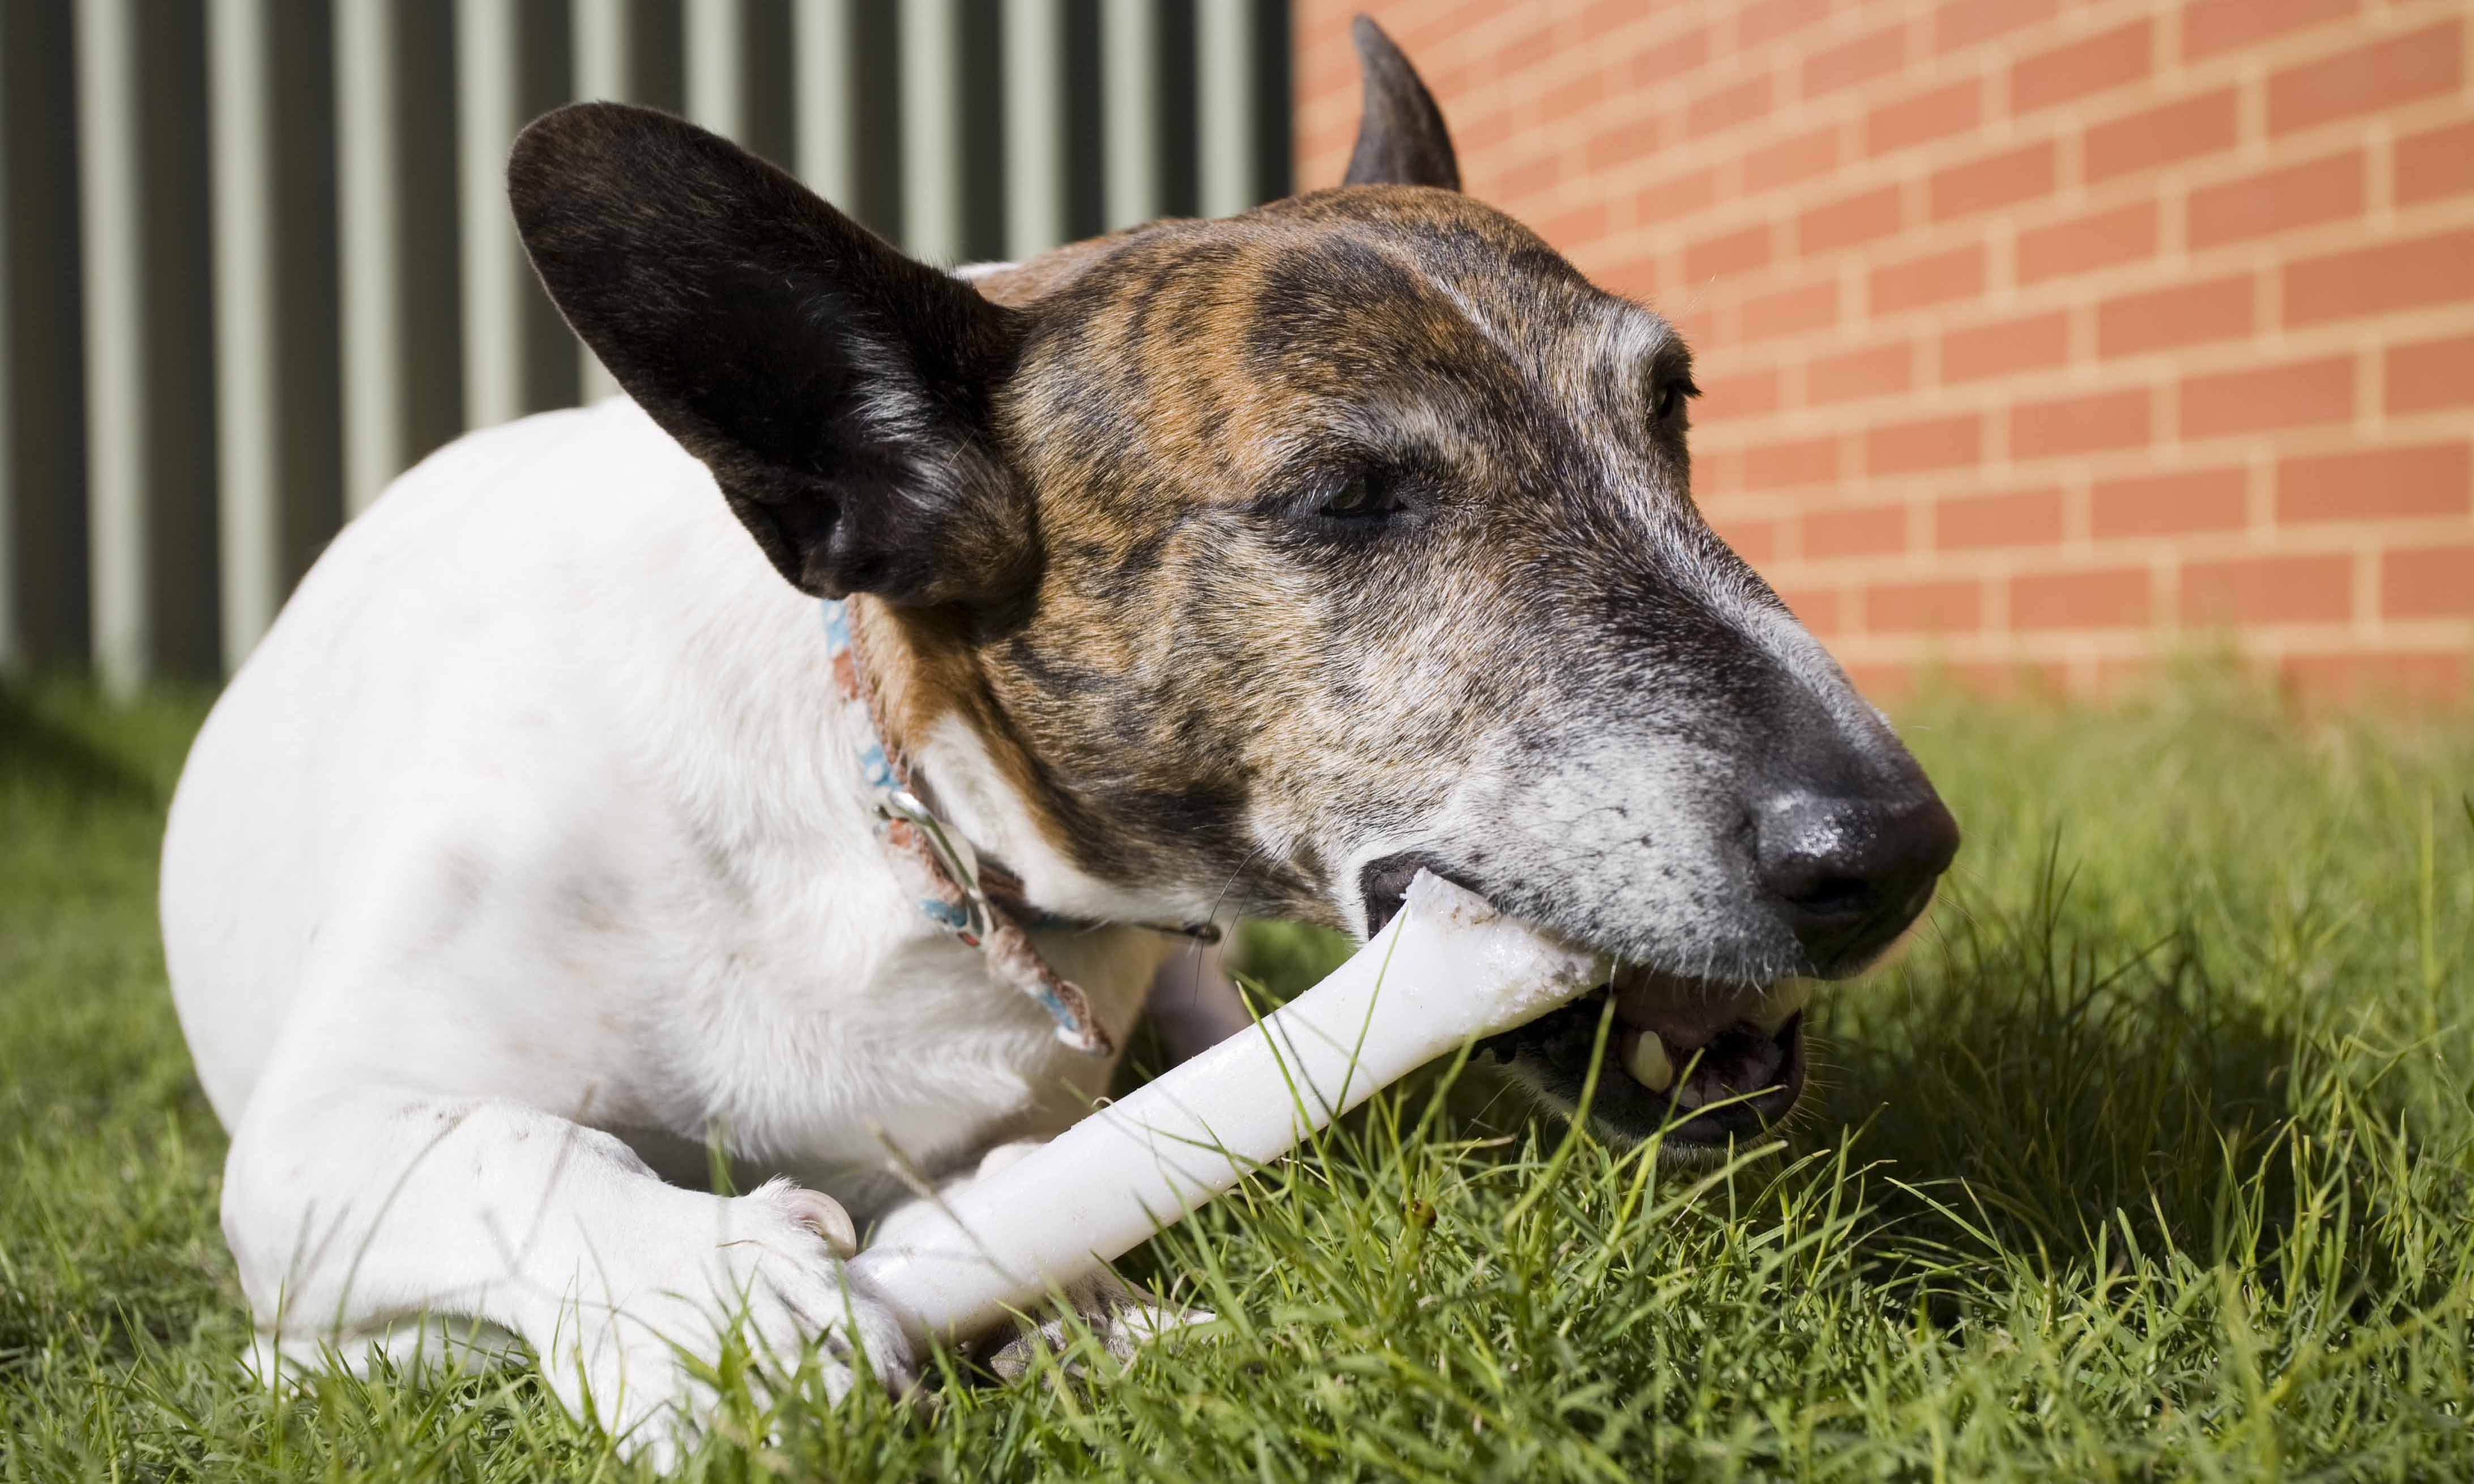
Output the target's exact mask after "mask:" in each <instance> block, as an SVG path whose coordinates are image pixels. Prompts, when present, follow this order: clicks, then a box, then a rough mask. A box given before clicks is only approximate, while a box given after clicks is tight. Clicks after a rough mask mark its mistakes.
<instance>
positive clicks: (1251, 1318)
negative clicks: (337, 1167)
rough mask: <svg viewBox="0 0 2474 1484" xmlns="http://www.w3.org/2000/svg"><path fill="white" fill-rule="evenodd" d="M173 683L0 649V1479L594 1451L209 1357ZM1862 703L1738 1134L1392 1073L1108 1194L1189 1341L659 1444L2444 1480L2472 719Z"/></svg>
mask: <svg viewBox="0 0 2474 1484" xmlns="http://www.w3.org/2000/svg"><path fill="white" fill-rule="evenodd" d="M2193 697H2195V698H2193ZM197 715H198V711H197V708H196V706H195V705H194V704H189V703H182V702H177V701H160V702H154V703H150V704H148V705H146V706H143V707H141V708H138V709H136V710H134V711H125V712H117V713H107V712H106V711H104V710H102V709H101V708H99V707H97V706H95V705H94V704H92V703H90V702H88V701H86V700H85V699H83V698H81V697H80V696H79V695H78V694H77V693H74V692H69V691H63V690H58V689H45V690H37V691H35V692H32V693H27V692H23V691H20V692H17V693H0V1478H8V1479H20V1478H26V1479H33V1478H44V1479H50V1478H69V1477H94V1478H107V1477H108V1478H114V1479H155V1478H189V1477H213V1478H218V1479H224V1478H256V1477H261V1476H264V1477H276V1476H280V1477H286V1478H305V1477H319V1478H337V1479H341V1478H362V1477H373V1478H376V1477H386V1478H395V1477H402V1478H424V1479H426V1478H436V1479H518V1478H521V1479H532V1478H542V1477H561V1478H572V1477H625V1476H628V1473H629V1471H628V1470H626V1469H624V1468H622V1467H620V1466H619V1465H618V1464H617V1463H615V1462H614V1461H613V1459H612V1458H611V1457H610V1455H609V1453H608V1451H607V1448H606V1447H605V1445H604V1444H602V1443H601V1442H600V1441H599V1440H598V1439H597V1438H596V1437H595V1436H594V1434H592V1433H591V1432H590V1431H589V1430H586V1429H583V1428H580V1427H578V1426H576V1425H575V1424H573V1423H570V1422H569V1421H568V1420H567V1419H566V1418H565V1417H564V1416H563V1415H562V1414H561V1413H560V1412H559V1411H558V1409H557V1407H556V1406H555V1405H554V1404H553V1403H552V1402H551V1401H550V1400H549V1399H548V1398H547V1396H546V1393H545V1392H544V1391H543V1390H542V1388H541V1387H540V1385H539V1383H538V1382H537V1381H536V1380H534V1379H533V1378H532V1377H531V1376H530V1375H526V1374H522V1373H504V1374H498V1375H476V1376H470V1377H466V1378H462V1379H459V1380H452V1381H448V1382H420V1383H416V1382H410V1381H401V1380H395V1379H384V1378H382V1379H379V1380H375V1381H370V1382H359V1381H326V1382H320V1383H317V1384H314V1385H313V1386H311V1387H310V1388H309V1389H308V1390H307V1391H306V1392H304V1393H303V1394H300V1395H297V1396H295V1395H284V1394H270V1393H268V1392H264V1391H259V1390H254V1389H252V1388H251V1387H250V1386H249V1385H248V1384H247V1383H246V1382H245V1381H244V1379H243V1378H242V1376H241V1375H240V1373H239V1372H238V1371H236V1370H235V1369H234V1367H233V1366H232V1364H231V1359H232V1356H233V1355H234V1354H235V1353H236V1352H237V1350H239V1348H240V1344H241V1341H242V1338H243V1335H244V1331H245V1327H246V1321H245V1319H244V1316H243V1314H242V1311H241V1308H240V1305H239V1300H238V1295H237V1293H236V1290H235V1287H234V1284H233V1281H232V1277H231V1274H230V1264H229V1260H228V1259H227V1257H226V1256H225V1254H224V1253H223V1250H222V1243H221V1240H220V1238H219V1237H218V1234H217V1232H216V1229H215V1195H216V1182H217V1172H218V1169H219V1166H220V1163H221V1156H222V1150H223V1137H222V1134H221V1132H220V1131H218V1129H217V1128H216V1125H215V1122H214V1119H213V1117H212V1116H211V1114H210V1113H209V1112H208V1111H207V1109H206V1104H205V1102H204V1101H203V1099H202V1098H201V1097H200V1095H199V1093H198V1091H197V1089H196V1086H195V1084H194V1083H193V1082H192V1080H191V1078H190V1075H189V1070H188V1063H187V1058H186V1056H185V1054H184V1053H183V1051H182V1044H181V1039H180V1034H179V1032H178V1030H177V1028H176V1027H175V1025H174V1023H173V1019H172V1014H171V1010H170V1007H169V1005H168V1003H167V1001H166V998H165V994H164V989H163V984H162V968H161V961H160V956H159V950H158V945H157V942H156V935H155V923H154V907H153V901H154V890H153V887H154V855H155V845H156V838H157V832H158V827H159V815H160V810H161V803H162V800H163V798H164V797H165V795H166V792H167V791H168V788H169V785H170V782H171V780H172V778H173V776H174V774H175V770H176V768H177V766H178V763H179V759H180V756H181V751H182V745H183V742H184V740H185V738H186V735H187V732H188V729H189V727H190V726H191V725H192V724H194V721H195V719H196V717H197ZM1908 734H1909V736H1910V738H1911V739H1912V741H1913V742H1914V743H1915V745H1916V748H1917V750H1918V752H1919V753H1920V754H1921V755H1922V756H1923V758H1924V759H1925V761H1926V764H1927V766H1928V767H1929V768H1930V769H1931V770H1932V771H1933V773H1934V776H1935V778H1936V779H1937V781H1938V782H1939V783H1940V784H1941V786H1942V788H1943V791H1944V792H1945V793H1946V794H1947V795H1948V796H1949V798H1950V799H1951V802H1952V804H1953V808H1954V809H1955V810H1956V811H1957V813H1958V815H1959V816H1960V818H1961V820H1962V821H1963V822H1964V823H1965V825H1966V827H1967V830H1968V845H1967V848H1966V851H1965V853H1964V854H1963V856H1962V857H1961V861H1960V867H1959V869H1958V871H1957V873H1956V879H1955V880H1954V882H1953V887H1952V889H1951V890H1950V891H1949V892H1948V893H1947V894H1946V896H1945V897H1944V900H1943V902H1942V905H1941V906H1940V907H1939V908H1938V909H1937V911H1936V915H1935V919H1934V922H1935V926H1934V930H1933V932H1932V933H1931V934H1929V935H1928V937H1927V938H1926V940H1925V941H1924V942H1923V943H1922V944H1921V945H1920V947H1919V948H1918V950H1917V951H1916V952H1915V953H1914V954H1913V955H1911V956H1910V958H1909V959H1908V960H1907V961H1905V962H1904V964H1903V965H1902V966H1901V967H1899V968H1898V969H1896V970H1894V971H1892V972H1890V973H1889V974H1887V975H1885V976H1883V977H1881V978H1880V979H1879V980H1877V981H1875V982H1872V983H1870V984H1867V985H1861V986H1856V987H1855V988H1852V989H1850V990H1848V991H1847V992H1845V993H1843V994H1839V995H1837V996H1835V997H1833V998H1831V999H1829V1000H1827V1001H1826V1004H1825V1007H1824V1009H1823V1010H1821V1011H1820V1021H1821V1030H1822V1033H1823V1035H1824V1042H1823V1051H1822V1054H1821V1058H1820V1059H1821V1062H1822V1082H1821V1086H1820V1088H1819V1095H1818V1097H1817V1099H1816V1100H1815V1102H1816V1112H1815V1115H1814V1116H1811V1117H1810V1118H1809V1119H1808V1120H1807V1121H1806V1122H1805V1123H1804V1124H1803V1125H1802V1126H1801V1127H1799V1128H1798V1129H1797V1130H1796V1131H1794V1133H1793V1136H1792V1140H1791V1147H1790V1148H1789V1149H1787V1150H1785V1151H1784V1152H1783V1153H1781V1154H1778V1155H1775V1156H1762V1157H1758V1158H1750V1159H1747V1160H1745V1161H1744V1162H1742V1163H1741V1165H1740V1166H1739V1167H1738V1168H1736V1169H1735V1170H1734V1171H1733V1172H1732V1173H1730V1174H1724V1175H1719V1176H1715V1177H1709V1176H1701V1177H1691V1178H1682V1177H1678V1176H1675V1175H1672V1174H1664V1173H1661V1172H1660V1171H1659V1170H1658V1169H1656V1168H1655V1167H1654V1166H1653V1165H1652V1163H1650V1162H1649V1161H1648V1160H1646V1159H1644V1158H1642V1157H1641V1156H1638V1155H1625V1154H1623V1153H1620V1152H1613V1151H1610V1150H1607V1149H1605V1148H1602V1147H1600V1146H1599V1145H1597V1144H1596V1143H1594V1142H1592V1141H1590V1140H1588V1139H1586V1138H1580V1139H1572V1138H1567V1136H1566V1134H1565V1133H1564V1130H1563V1129H1562V1128H1561V1127H1560V1126H1557V1125H1553V1124H1550V1123H1543V1122H1533V1121H1530V1120H1528V1119H1526V1118H1524V1117H1523V1116H1521V1115H1520V1114H1518V1113H1517V1112H1516V1111H1515V1110H1514V1109H1513V1107H1511V1105H1510V1104H1508V1103H1507V1102H1505V1101H1503V1100H1500V1099H1493V1100H1490V1099H1489V1098H1488V1097H1487V1096H1486V1095H1485V1094H1484V1093H1483V1092H1482V1090H1480V1089H1478V1088H1476V1087H1474V1086H1473V1085H1471V1084H1469V1083H1467V1080H1465V1081H1464V1083H1463V1084H1462V1085H1460V1086H1458V1087H1456V1088H1453V1089H1451V1092H1450V1095H1449V1096H1448V1097H1446V1098H1443V1099H1438V1098H1437V1097H1436V1096H1435V1093H1436V1079H1434V1078H1433V1077H1431V1076H1430V1077H1429V1078H1427V1079H1425V1080H1424V1081H1422V1082H1419V1083H1416V1084H1414V1085H1411V1086H1408V1087H1406V1088H1404V1089H1401V1090H1398V1091H1396V1092H1395V1093H1394V1094H1391V1095H1387V1096H1385V1097H1383V1098H1380V1099H1378V1100H1377V1102H1376V1103H1375V1105H1373V1106H1372V1107H1371V1108H1370V1111H1369V1112H1368V1113H1367V1114H1365V1115H1363V1116H1360V1117H1358V1118H1356V1119H1354V1120H1352V1121H1351V1122H1350V1123H1349V1124H1348V1125H1347V1127H1346V1129H1345V1130H1344V1131H1340V1132H1337V1133H1335V1134H1333V1135H1331V1136H1330V1137H1329V1138H1327V1139H1326V1140H1324V1141H1323V1142H1322V1145H1321V1147H1320V1148H1319V1149H1318V1150H1317V1151H1315V1152H1314V1154H1313V1156H1312V1157H1301V1158H1298V1159H1296V1160H1292V1161H1290V1162H1288V1163H1287V1164H1285V1165H1283V1166H1282V1167H1280V1168H1279V1169H1277V1170H1275V1171H1273V1172H1272V1173H1270V1174H1268V1175H1266V1176H1264V1177H1262V1178H1260V1179H1258V1180H1255V1181H1253V1182H1252V1183H1251V1184H1250V1185H1249V1186H1248V1187H1247V1188H1246V1189H1244V1190H1243V1191H1242V1192H1241V1193H1240V1194H1238V1195H1236V1196H1234V1197H1232V1198H1231V1199H1229V1200H1227V1201H1225V1202H1223V1203H1222V1204H1219V1205H1217V1206H1215V1207H1213V1208H1211V1209H1210V1210H1209V1211H1207V1212H1206V1213H1204V1214H1203V1215H1202V1216H1201V1217H1200V1218H1198V1220H1197V1221H1195V1222H1194V1223H1192V1224H1191V1225H1190V1226H1189V1227H1187V1228H1185V1229H1179V1230H1178V1231H1176V1232H1174V1233H1172V1234H1170V1235H1169V1236H1168V1237H1166V1238H1163V1239H1162V1240H1161V1241H1159V1242H1157V1243H1155V1244H1153V1248H1152V1251H1151V1252H1150V1253H1148V1254H1146V1255H1145V1256H1144V1258H1143V1259H1142V1264H1141V1265H1142V1266H1143V1268H1144V1270H1145V1271H1147V1272H1149V1273H1151V1274H1152V1275H1154V1276H1155V1277H1161V1278H1163V1279H1174V1280H1175V1281H1176V1283H1177V1284H1178V1285H1179V1286H1181V1287H1182V1289H1183V1290H1184V1291H1185V1292H1186V1293H1187V1294H1189V1295H1190V1296H1191V1297H1192V1298H1193V1299H1195V1300H1197V1301H1199V1302H1202V1303H1204V1304H1207V1305H1209V1306H1211V1307H1213V1308H1216V1309H1217V1310H1218V1311H1219V1313H1220V1314H1221V1316H1222V1320H1223V1323H1222V1324H1221V1326H1219V1330H1220V1332H1219V1333H1218V1334H1217V1336H1216V1337H1214V1338H1212V1339H1210V1340H1208V1341H1201V1342H1193V1343H1187V1344H1184V1345H1180V1346H1177V1347H1176V1348H1175V1349H1173V1350H1163V1351H1160V1352H1157V1353H1155V1354H1153V1355H1151V1356H1148V1357H1146V1358H1144V1359H1143V1360H1141V1361H1139V1362H1138V1363H1137V1364H1136V1365H1135V1366H1134V1367H1133V1368H1132V1369H1131V1370H1130V1371H1129V1372H1127V1373H1125V1374H1122V1375H1120V1374H1114V1373H1113V1372H1111V1371H1110V1369H1109V1368H1107V1367H1106V1366H1104V1365H1094V1366H1091V1367H1088V1368H1086V1369H1085V1370H1084V1371H1083V1373H1082V1374H1081V1375H1079V1378H1077V1377H1074V1376H1068V1375H1062V1374H1060V1373H1059V1372H1058V1371H1057V1370H1055V1368H1053V1367H1042V1368H1040V1369H1038V1370H1036V1371H1034V1373H1033V1374H1032V1375H1031V1376H1029V1377H1027V1378H1025V1379H1024V1380H1022V1381H1019V1382H1015V1383H1012V1384H998V1383H994V1382H989V1381H984V1380H982V1381H979V1382H976V1383H973V1384H959V1383H958V1382H956V1381H949V1382H948V1383H947V1384H944V1385H941V1386H939V1387H937V1388H936V1389H934V1391H933V1392H932V1393H931V1394H930V1395H928V1396H927V1397H926V1398H924V1399H921V1400H919V1401H917V1402H915V1403H914V1404H912V1405H910V1406H909V1407H899V1406H896V1405H893V1404H891V1403H888V1402H885V1401H884V1400H883V1399H875V1398H861V1399H858V1400H856V1401H854V1402H852V1403H850V1404H848V1405H846V1406H844V1407H842V1408H840V1409H838V1410H828V1409H824V1408H821V1407H817V1408H815V1409H813V1410H809V1409H794V1410H792V1411H791V1412H790V1413H789V1415H787V1416H785V1417H783V1418H781V1419H779V1420H778V1423H779V1427H778V1436H776V1437H774V1438H772V1439H770V1440H768V1441H762V1442H761V1443H760V1446H758V1447H755V1448H748V1447H746V1446H743V1445H744V1440H746V1439H748V1438H750V1437H756V1438H758V1439H760V1440H762V1439H764V1432H763V1431H762V1430H751V1426H750V1423H749V1421H748V1419H747V1418H746V1417H745V1416H744V1413H743V1410H742V1411H741V1412H740V1413H739V1414H737V1415H735V1416H734V1417H733V1418H730V1419H726V1420H725V1423H724V1430H725V1432H727V1433H730V1434H732V1435H733V1436H734V1437H735V1438H736V1439H738V1440H740V1441H733V1439H732V1437H725V1438H723V1439H722V1440H720V1441H717V1442H716V1443H714V1444H711V1445H708V1446H707V1447H706V1448H705V1449H704V1450H703V1451H702V1452H701V1453H699V1454H698V1455H697V1457H696V1459H695V1460H694V1463H693V1465H692V1468H693V1469H694V1470H696V1471H701V1472H703V1473H705V1474H707V1475H710V1476H712V1477H716V1478H729V1479H738V1478H744V1477H752V1476H761V1475H773V1474H782V1475H787V1476H792V1477H821V1478H868V1479H872V1478H907V1477H934V1478H946V1477H954V1478H1033V1477H1038V1478H1056V1479H1086V1478H1119V1477H1128V1478H1131V1477H1147V1478H1156V1479H1163V1480H1171V1479H1190V1478H1224V1477H1225V1478H1237V1477H1244V1478H1249V1479H1259V1480H1286V1479H1298V1480H1305V1479H1313V1480H1323V1479H1335V1478H1368V1479H1388V1478H1397V1477H1407V1478H1427V1477H1434V1478H1455V1479H1460V1478H1502V1479H1553V1478H1575V1479H1579V1478H1593V1479H1605V1480H1611V1481H1612V1480H1628V1479H1642V1478H1653V1477H1677V1478H1701V1477H1709V1478H1757V1477H1785V1476H1791V1477H1799V1478H1815V1479H1821V1478H1841V1477H1844V1478H1880V1477H1896V1478H1915V1479H1924V1478H1942V1477H1950V1478H1984V1477H2025V1478H2055V1477H2059V1478H2113V1477H2132V1478H2161V1477H2176V1478H2178V1477H2194V1478H2265V1477H2275V1476H2280V1475H2283V1476H2291V1477H2293V1478H2297V1479H2299V1478H2313V1479H2316V1478H2372V1479H2446V1478H2464V1477H2474V1433H2469V1428H2474V1374H2470V1373H2474V1316H2469V1313H2468V1308H2469V1304H2474V1092H2469V1084H2474V804H2469V803H2468V801H2467V798H2466V795H2465V792H2464V791H2465V790H2466V789H2467V788H2468V786H2469V783H2474V727H2468V726H2467V725H2466V724H2465V723H2464V722H2463V721H2462V719H2461V720H2458V721H2456V722H2455V723H2453V724H2442V723H2439V722H2426V723H2407V722H2386V723H2373V722H2367V721H2362V722H2346V721H2327V720H2317V721H2308V720H2300V719H2296V718H2292V717H2289V716H2285V715H2283V714H2281V713H2279V712H2278V711H2277V710H2276V709H2275V708H2274V707H2273V706H2272V705H2270V704H2269V703H2268V702H2266V701H2264V700H2261V699H2260V698H2258V697H2255V696H2251V695H2247V694H2244V693H2241V692H2240V691H2239V690H2238V689H2236V688H2233V687H2230V686H2227V685H2224V684H2221V683H2216V682H2209V683H2205V684H2196V685H2194V686H2193V687H2191V688H2190V692H2189V693H2188V694H2186V695H2185V696H2184V697H2183V698H2179V699H2176V700H2173V701H2171V702H2160V703H2151V704H2147V705H2145V706H2142V707H2138V708H2135V709H2127V710H2121V711H2115V712H2109V713H2092V712H2073V711H2058V710H2038V709H2017V708H2013V709H2004V710H1998V711H1993V710H1986V709H1983V708H1981V707H1979V706H1971V705H1966V704H1959V703H1954V702H1953V703H1945V704H1940V705H1933V706H1926V707H1921V708H1916V709H1915V710H1914V712H1913V713H1912V715H1911V717H1910V718H1909V725H1908ZM1250 947H1251V948H1252V951H1253V955H1254V957H1253V961H1254V962H1255V963H1256V965H1257V966H1258V968H1260V969H1262V970H1263V971H1264V972H1265V973H1266V974H1267V976H1269V977H1273V978H1274V979H1275V980H1278V981H1279V982H1280V984H1281V985H1283V986H1286V985H1294V984H1296V983H1298V982H1299V981H1300V979H1301V978H1302V977H1303V976H1306V975H1309V974H1310V973H1311V972H1312V970H1313V968H1314V965H1315V964H1316V962H1317V961H1320V960H1321V959H1323V958H1325V957H1327V956H1328V954H1329V953H1330V946H1329V945H1328V944H1327V943H1325V942H1322V941H1319V940H1316V939H1313V938H1311V937H1306V936H1302V935H1296V934H1277V933H1268V932H1267V933H1258V934H1257V935H1256V936H1255V937H1253V939H1252V940H1251V943H1250Z"/></svg>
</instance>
